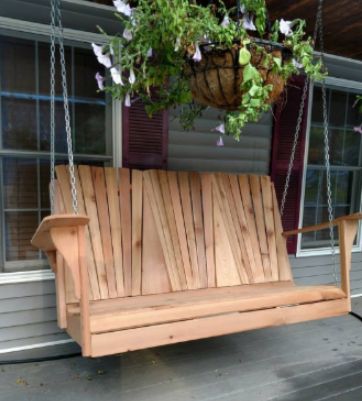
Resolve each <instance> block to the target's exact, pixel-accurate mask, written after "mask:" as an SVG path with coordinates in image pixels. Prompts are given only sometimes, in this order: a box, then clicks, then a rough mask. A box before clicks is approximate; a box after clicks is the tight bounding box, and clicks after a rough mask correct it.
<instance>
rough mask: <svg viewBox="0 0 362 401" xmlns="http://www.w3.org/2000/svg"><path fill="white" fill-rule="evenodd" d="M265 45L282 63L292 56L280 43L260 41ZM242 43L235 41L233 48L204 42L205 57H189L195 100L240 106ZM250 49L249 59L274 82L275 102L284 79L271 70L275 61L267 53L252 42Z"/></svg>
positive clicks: (221, 106) (272, 96)
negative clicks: (267, 57)
mask: <svg viewBox="0 0 362 401" xmlns="http://www.w3.org/2000/svg"><path fill="white" fill-rule="evenodd" d="M258 44H259V46H260V44H262V45H263V48H264V49H265V51H266V52H267V54H271V55H272V57H273V58H279V59H280V60H281V62H282V63H283V62H284V60H286V59H287V58H290V52H289V51H288V50H287V49H285V48H283V47H282V46H280V45H278V44H273V43H271V42H266V41H263V42H262V43H261V41H258ZM242 47H243V46H242V45H238V44H235V45H234V46H233V47H232V48H222V46H220V45H219V46H214V45H210V44H208V45H202V46H200V50H201V52H202V60H201V61H200V62H195V61H193V60H192V59H189V60H188V64H187V67H186V75H187V76H188V78H189V83H190V90H191V93H192V97H193V99H194V101H195V102H197V103H199V104H201V105H203V106H209V107H215V108H219V109H224V110H227V111H236V110H238V109H239V108H240V104H241V100H242V96H243V95H244V92H243V90H242V89H241V84H242V82H243V70H244V66H243V65H240V63H239V51H240V49H241V48H242ZM248 50H249V51H250V53H251V60H250V63H251V64H252V65H253V66H254V67H255V68H256V69H257V70H258V71H259V73H260V75H261V76H262V79H263V82H264V84H266V85H268V84H271V85H272V86H273V89H272V91H271V92H270V94H269V98H268V100H267V103H268V104H272V103H274V102H275V101H277V100H278V98H279V96H280V95H281V93H282V92H283V90H284V86H285V79H284V78H282V77H281V76H280V75H278V74H277V73H275V72H273V71H272V67H273V65H272V64H271V63H267V62H266V60H265V54H264V53H261V52H260V51H258V49H257V48H256V47H255V46H254V45H253V44H251V45H250V46H248Z"/></svg>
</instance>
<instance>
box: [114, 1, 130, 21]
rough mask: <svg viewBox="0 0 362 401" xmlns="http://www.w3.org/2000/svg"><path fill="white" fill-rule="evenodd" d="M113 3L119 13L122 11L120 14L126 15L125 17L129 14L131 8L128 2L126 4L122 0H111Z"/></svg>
mask: <svg viewBox="0 0 362 401" xmlns="http://www.w3.org/2000/svg"><path fill="white" fill-rule="evenodd" d="M113 4H114V6H115V7H116V9H117V11H118V12H119V13H122V14H124V15H126V16H127V17H130V16H131V14H132V8H131V7H130V5H129V4H126V3H125V2H124V1H122V0H113Z"/></svg>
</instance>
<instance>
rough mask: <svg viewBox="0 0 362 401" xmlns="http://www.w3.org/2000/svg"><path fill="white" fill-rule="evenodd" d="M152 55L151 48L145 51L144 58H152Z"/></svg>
mask: <svg viewBox="0 0 362 401" xmlns="http://www.w3.org/2000/svg"><path fill="white" fill-rule="evenodd" d="M152 55H153V49H152V47H150V48H149V49H148V50H147V54H146V56H147V57H148V58H150V57H152Z"/></svg>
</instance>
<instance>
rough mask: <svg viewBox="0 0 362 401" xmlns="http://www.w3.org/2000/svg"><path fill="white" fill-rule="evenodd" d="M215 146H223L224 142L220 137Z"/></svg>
mask: <svg viewBox="0 0 362 401" xmlns="http://www.w3.org/2000/svg"><path fill="white" fill-rule="evenodd" d="M216 146H219V147H222V146H224V140H223V139H222V136H219V139H218V140H217V141H216Z"/></svg>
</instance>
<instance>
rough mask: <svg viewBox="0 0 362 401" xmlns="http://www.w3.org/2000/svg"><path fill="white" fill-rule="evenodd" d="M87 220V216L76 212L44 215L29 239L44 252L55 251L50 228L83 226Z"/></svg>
mask: <svg viewBox="0 0 362 401" xmlns="http://www.w3.org/2000/svg"><path fill="white" fill-rule="evenodd" d="M88 222H89V217H87V216H84V215H77V214H55V215H52V216H48V217H45V218H44V219H43V221H42V222H41V223H40V226H39V227H38V229H37V230H36V232H35V234H34V236H33V238H32V239H31V244H32V245H34V246H35V247H37V248H39V249H41V250H42V251H44V252H50V251H55V250H56V246H55V244H54V242H53V240H52V237H51V235H50V230H51V229H52V228H67V227H68V228H71V227H78V226H85V225H87V224H88Z"/></svg>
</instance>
